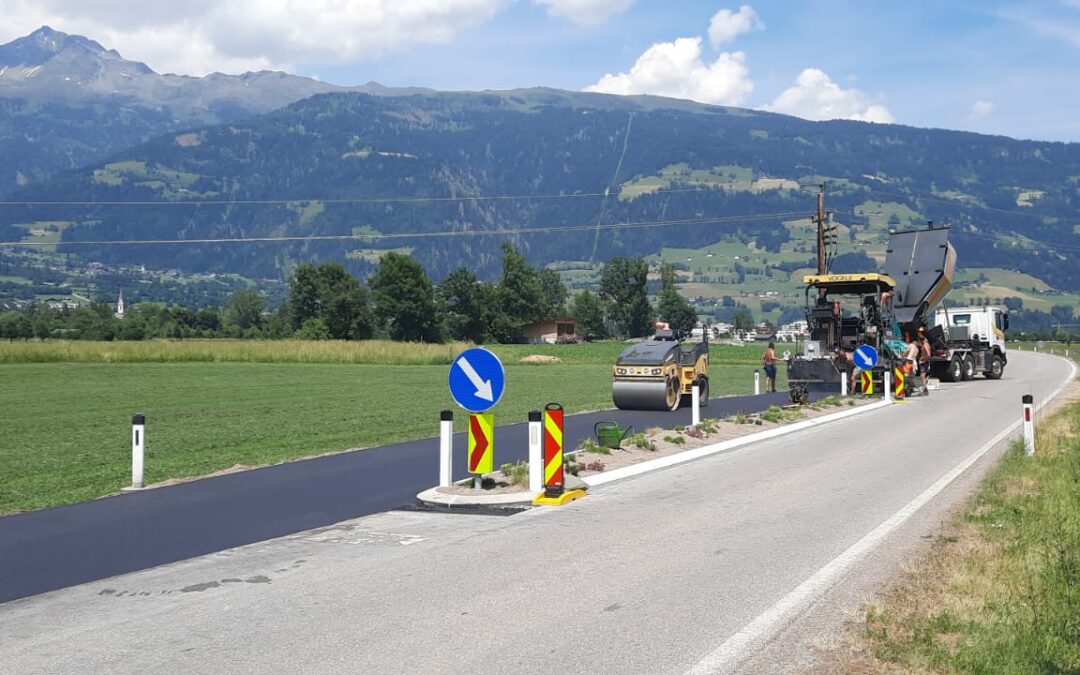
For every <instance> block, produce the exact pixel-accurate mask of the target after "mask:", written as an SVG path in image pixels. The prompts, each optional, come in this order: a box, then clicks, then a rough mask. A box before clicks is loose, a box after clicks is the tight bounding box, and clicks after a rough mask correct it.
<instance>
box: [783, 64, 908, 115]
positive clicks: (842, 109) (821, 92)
mask: <svg viewBox="0 0 1080 675" xmlns="http://www.w3.org/2000/svg"><path fill="white" fill-rule="evenodd" d="M765 109H766V110H771V111H773V112H778V113H784V114H786V115H795V116H796V117H802V118H805V119H808V120H834V119H845V120H859V121H862V122H879V123H883V124H889V123H892V122H894V121H895V118H894V117H893V116H892V113H891V112H889V109H888V108H886V107H885V106H884V105H882V104H880V103H874V102H873V101H872V100H870V99H869V98H868V97H867V96H866V94H864V93H862V92H861V91H859V90H858V89H843V88H841V87H840V85H838V84H836V83H835V82H833V81H832V80H831V79H829V76H828V75H826V74H825V72H824V71H822V70H819V69H817V68H806V69H805V70H803V71H802V72H801V73H799V77H798V78H797V79H796V80H795V84H794V85H793V86H791V87H789V88H787V89H786V90H784V91H783V92H782V93H781V94H780V95H779V96H777V97H776V100H775V101H773V102H772V104H771V105H767V106H765Z"/></svg>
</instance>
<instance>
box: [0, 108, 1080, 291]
mask: <svg viewBox="0 0 1080 675" xmlns="http://www.w3.org/2000/svg"><path fill="white" fill-rule="evenodd" d="M822 180H825V181H827V182H828V184H829V195H830V197H829V207H830V208H832V209H835V210H836V212H837V215H836V219H837V220H838V221H839V222H841V223H844V224H845V225H851V226H853V227H851V228H845V229H844V230H843V234H844V236H843V237H841V241H840V242H839V248H838V253H853V252H857V251H865V252H867V253H870V254H871V255H874V254H875V249H874V247H875V246H879V245H880V242H881V240H882V239H881V237H882V235H883V234H884V233H885V232H886V230H887V229H888V228H889V227H909V226H918V225H920V224H921V223H922V222H923V221H924V219H933V220H935V221H938V222H949V223H951V224H952V226H953V228H954V231H953V237H952V238H953V241H954V243H955V245H956V247H957V249H958V251H959V252H960V256H961V264H962V265H963V266H964V267H980V268H983V267H985V268H991V267H993V268H1003V269H1009V270H1016V271H1020V272H1023V273H1026V274H1029V275H1032V276H1034V277H1037V278H1038V279H1040V280H1042V281H1044V282H1046V283H1047V284H1049V285H1051V286H1053V287H1054V288H1057V289H1060V290H1070V291H1078V290H1080V265H1077V257H1078V255H1080V233H1078V232H1077V227H1078V223H1080V218H1078V216H1077V213H1078V212H1077V207H1078V206H1080V189H1078V188H1080V184H1078V182H1080V145H1076V144H1062V143H1042V142H1030V141H1016V140H1012V139H1008V138H1001V137H991V136H982V135H977V134H971V133H961V132H953V131H944V130H928V129H915V128H911V127H904V126H899V125H879V124H865V123H859V122H845V121H834V122H809V121H806V120H802V119H798V118H792V117H786V116H781V115H775V114H770V113H763V112H755V111H748V110H740V109H734V108H721V107H714V106H703V105H697V104H690V103H686V102H682V101H669V100H665V99H656V98H649V97H641V98H622V97H613V96H605V95H599V94H576V93H568V92H558V91H552V90H544V89H535V90H522V91H510V92H498V93H490V92H489V93H475V94H456V93H427V94H417V95H410V96H397V97H383V96H371V95H365V94H356V93H334V94H325V95H320V96H315V97H313V98H309V99H306V100H303V101H300V102H297V103H294V104H292V105H290V106H289V107H287V108H285V109H282V110H279V111H276V112H273V113H269V114H266V115H262V116H259V117H256V118H253V119H250V120H248V121H246V122H238V123H233V124H229V125H223V126H214V127H208V128H205V129H202V130H199V131H197V132H194V133H183V134H169V135H166V136H161V137H159V138H157V139H155V140H153V141H151V142H149V143H147V144H145V145H141V146H138V147H136V148H133V149H130V150H126V151H123V152H119V153H117V154H116V155H115V156H114V157H113V158H111V159H110V161H109V162H108V163H106V164H103V165H100V166H97V167H96V168H92V169H86V170H80V171H75V172H71V173H69V174H66V175H63V176H61V177H58V178H56V179H54V180H52V181H50V182H47V183H44V184H40V185H31V186H27V187H25V188H23V189H22V190H20V191H19V192H17V193H16V194H13V195H11V197H10V199H11V200H15V201H20V202H25V201H76V202H95V203H96V204H94V205H90V206H83V205H67V206H42V205H38V206H26V205H18V206H7V207H5V208H0V229H2V228H3V227H4V225H8V226H18V228H21V229H22V230H26V229H27V228H28V227H30V226H31V224H32V223H34V222H67V223H71V225H70V226H68V227H66V228H65V229H63V230H62V233H61V237H62V242H77V241H87V242H89V241H103V240H157V239H165V240H173V239H178V238H179V239H220V238H258V237H281V236H291V237H308V236H312V237H348V236H350V235H353V234H375V233H377V234H381V235H391V236H393V235H399V236H400V235H403V234H408V235H413V234H417V233H429V234H431V235H435V234H438V235H439V236H429V237H418V238H383V239H370V240H369V239H346V240H341V239H312V240H305V241H288V242H283V241H273V242H263V243H208V244H198V245H194V244H192V245H184V246H176V245H161V244H143V245H95V246H85V245H84V246H74V245H65V244H64V243H62V244H61V245H60V250H66V251H71V252H78V253H80V254H83V255H86V256H88V257H90V258H92V259H96V260H103V261H106V262H116V263H134V264H139V263H141V264H146V265H147V266H156V267H179V268H181V269H186V270H191V271H228V272H238V273H242V274H245V275H248V276H252V277H261V278H266V277H270V278H281V277H283V276H284V275H286V274H287V273H288V270H289V269H290V266H291V265H292V263H293V262H294V261H296V260H309V259H318V260H344V261H346V262H347V264H348V265H349V266H350V267H351V268H352V269H354V271H358V272H364V271H366V270H368V269H370V266H371V264H372V260H373V259H377V255H373V253H372V249H379V248H391V247H408V248H409V249H411V250H412V252H413V255H414V256H416V257H417V258H418V259H419V260H421V262H423V263H424V264H425V265H426V266H427V267H428V269H429V270H430V271H431V272H432V273H433V274H434V275H436V276H441V275H443V274H445V273H447V272H448V271H449V270H451V269H453V268H455V267H457V266H458V265H461V264H467V265H469V266H470V267H472V268H473V269H476V270H478V271H479V272H481V273H485V272H491V271H492V270H493V269H494V266H495V264H496V262H497V244H498V243H499V242H500V241H502V240H503V239H505V236H503V235H498V236H471V237H464V236H445V234H446V233H449V232H454V233H460V232H465V231H468V232H485V231H487V232H490V231H494V230H499V231H502V230H507V229H510V230H514V229H530V228H545V231H543V232H538V233H531V234H520V235H516V236H514V237H513V240H514V243H515V244H516V245H517V246H519V247H520V248H521V249H522V250H523V251H524V252H525V253H526V255H527V256H528V257H529V259H530V261H531V262H533V263H534V264H536V263H547V262H551V261H556V260H605V259H607V258H608V257H610V256H612V255H617V254H623V255H639V254H648V253H654V252H656V251H659V250H660V249H661V248H662V247H664V246H668V247H686V248H695V247H701V246H704V245H706V244H710V243H713V242H716V241H720V240H724V239H728V240H733V241H739V242H742V243H743V244H747V243H750V242H753V243H754V245H755V246H756V247H757V248H759V249H761V250H762V251H765V252H774V253H776V254H778V255H779V254H781V253H785V254H786V255H787V256H788V257H787V258H786V260H787V261H788V262H789V263H790V264H789V267H790V266H791V265H794V267H791V269H795V268H796V267H797V266H798V258H799V257H800V256H804V259H806V260H808V259H809V258H810V257H811V255H812V252H811V251H810V250H808V249H806V248H805V247H803V248H802V249H799V248H796V247H795V244H794V243H793V242H792V239H793V233H794V230H793V229H792V226H791V225H790V221H792V220H794V219H796V218H797V216H798V214H801V213H807V212H809V211H810V210H811V209H812V207H813V195H814V194H816V192H817V185H818V184H819V183H820V182H821V181H822ZM269 200H277V201H278V203H258V202H263V201H269ZM283 200H296V201H294V202H290V203H281V202H282V201H283ZM161 201H164V202H168V203H167V204H162V203H155V202H161ZM101 202H139V203H140V204H137V205H132V204H127V205H108V204H102V203H101ZM222 202H225V203H222ZM253 202H254V203H253ZM695 219H716V220H714V222H706V223H691V224H681V225H668V226H663V227H645V226H642V227H631V228H604V227H600V228H591V227H589V226H594V225H596V224H597V223H599V224H600V225H601V226H603V225H605V224H607V225H610V224H613V223H623V222H628V223H641V224H650V223H657V222H669V221H680V220H695ZM786 222H787V223H789V224H788V225H785V223H786ZM582 227H586V228H587V229H580V228H582ZM560 230H561V231H560ZM12 232H14V230H12V229H11V228H10V227H9V228H8V234H9V236H10V234H11V233H12ZM796 236H801V235H797V233H796Z"/></svg>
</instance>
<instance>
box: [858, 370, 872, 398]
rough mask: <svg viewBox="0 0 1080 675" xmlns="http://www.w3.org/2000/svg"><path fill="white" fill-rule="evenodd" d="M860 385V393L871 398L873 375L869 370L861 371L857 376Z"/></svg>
mask: <svg viewBox="0 0 1080 675" xmlns="http://www.w3.org/2000/svg"><path fill="white" fill-rule="evenodd" d="M859 379H860V383H861V384H862V393H863V394H866V395H867V396H871V395H873V393H874V373H873V371H870V370H864V371H862V374H861V375H860V376H859Z"/></svg>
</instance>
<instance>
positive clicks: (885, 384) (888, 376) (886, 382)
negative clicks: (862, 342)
mask: <svg viewBox="0 0 1080 675" xmlns="http://www.w3.org/2000/svg"><path fill="white" fill-rule="evenodd" d="M883 375H884V376H885V377H884V379H882V381H881V388H882V389H884V390H885V392H884V393H885V402H886V403H892V373H890V372H889V369H888V368H886V369H885V372H884V373H883Z"/></svg>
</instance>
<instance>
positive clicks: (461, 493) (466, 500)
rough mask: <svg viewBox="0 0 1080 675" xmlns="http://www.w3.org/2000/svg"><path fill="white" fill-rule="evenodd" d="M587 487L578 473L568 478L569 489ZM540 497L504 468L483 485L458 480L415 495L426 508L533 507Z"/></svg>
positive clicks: (485, 477)
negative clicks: (479, 486)
mask: <svg viewBox="0 0 1080 675" xmlns="http://www.w3.org/2000/svg"><path fill="white" fill-rule="evenodd" d="M587 488H588V486H587V485H585V483H584V481H582V480H581V479H579V478H578V477H577V476H573V475H568V476H567V477H566V490H567V492H570V491H577V490H581V491H583V490H586V489H587ZM536 496H537V494H536V493H535V492H532V491H530V490H529V486H528V484H527V483H526V484H515V483H513V482H512V481H511V480H510V478H509V477H507V476H505V475H504V474H503V472H502V471H498V472H494V473H490V474H485V475H484V481H483V487H482V488H481V489H479V490H477V489H476V488H474V487H473V479H472V478H468V479H466V480H464V481H460V482H458V483H455V484H454V485H450V486H447V487H433V488H431V489H429V490H424V491H423V492H421V493H420V494H418V495H416V499H417V500H418V501H419V502H420V503H421V504H423V505H424V506H427V507H435V508H441V509H447V510H453V509H477V508H502V509H524V508H529V507H531V506H533V500H534V498H535V497H536Z"/></svg>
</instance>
